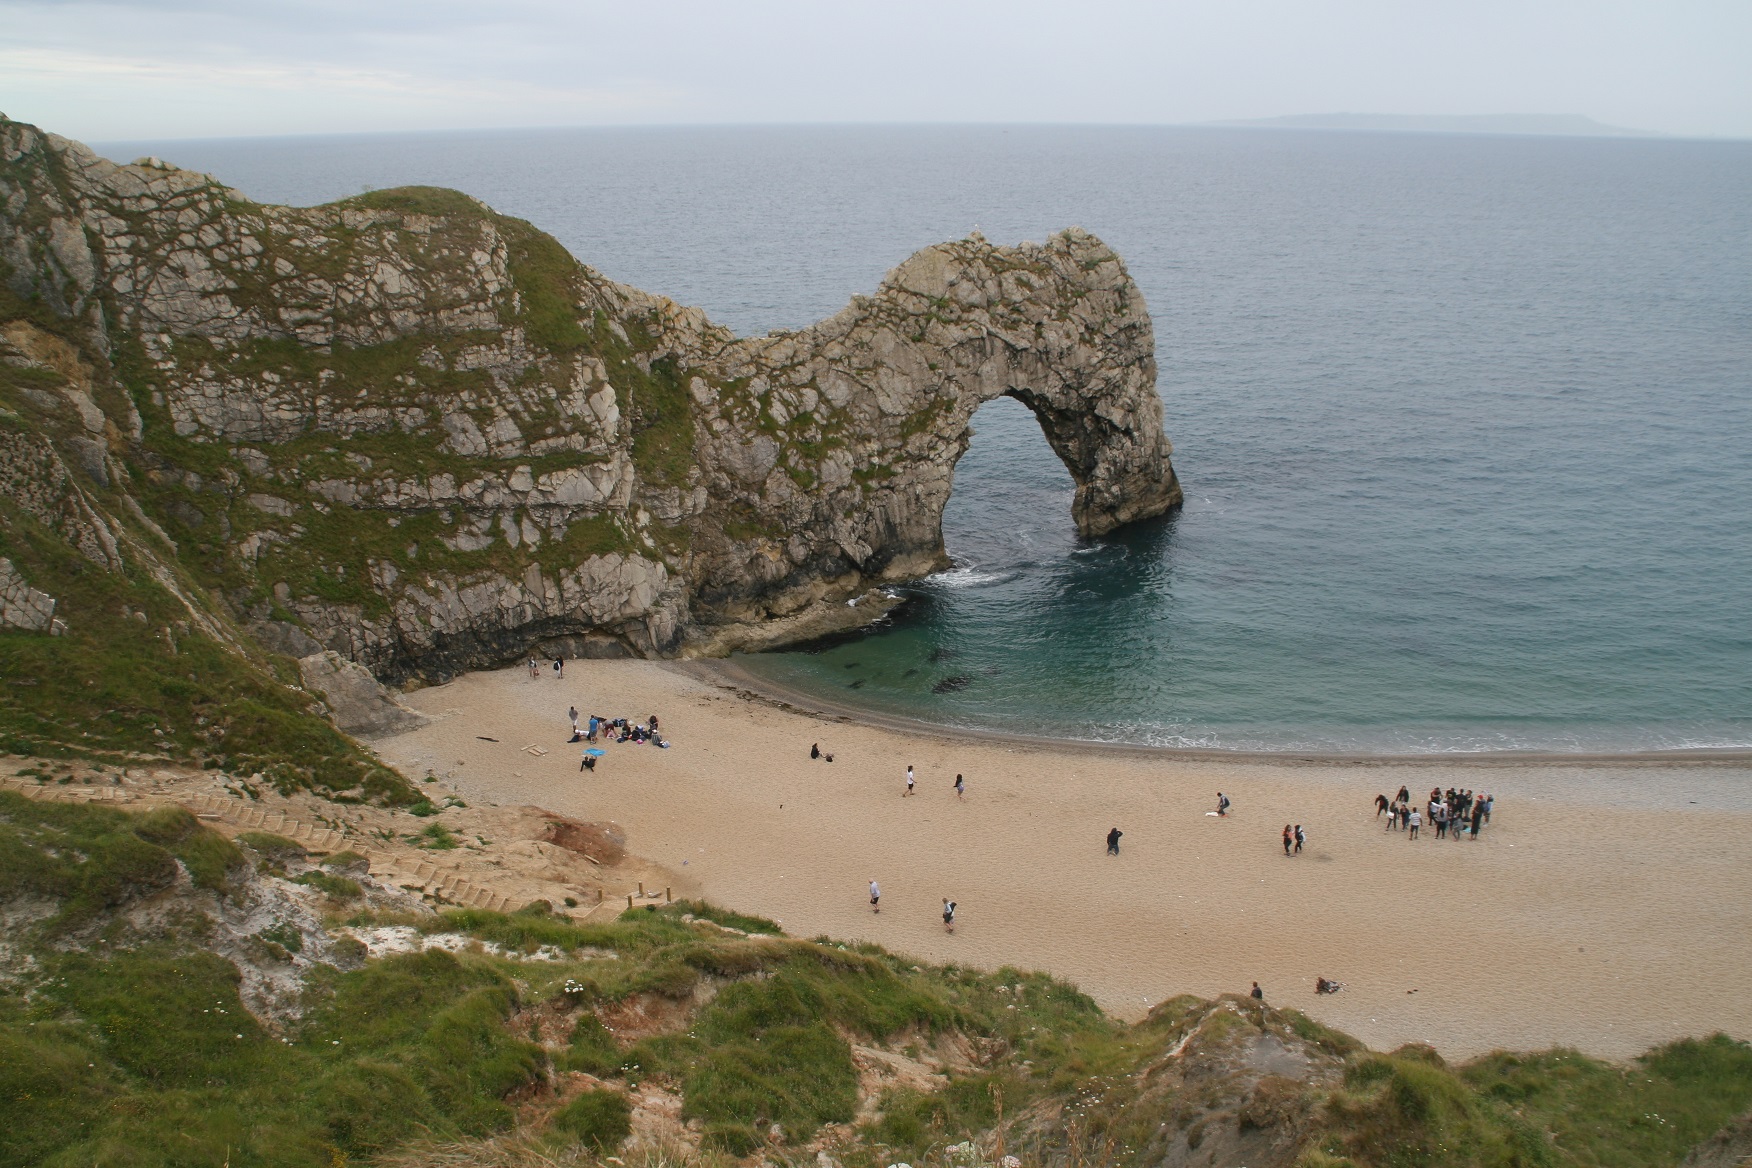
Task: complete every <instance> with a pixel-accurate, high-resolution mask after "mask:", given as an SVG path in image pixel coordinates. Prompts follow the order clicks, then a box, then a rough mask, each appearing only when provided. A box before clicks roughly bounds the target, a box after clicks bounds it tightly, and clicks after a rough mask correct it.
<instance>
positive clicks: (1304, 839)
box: [1296, 823, 1308, 856]
mask: <svg viewBox="0 0 1752 1168" xmlns="http://www.w3.org/2000/svg"><path fill="white" fill-rule="evenodd" d="M1307 842H1308V837H1307V836H1305V835H1303V834H1302V825H1301V824H1299V823H1298V824H1297V825H1296V854H1297V855H1298V856H1299V855H1301V854H1302V845H1303V844H1305V843H1307Z"/></svg>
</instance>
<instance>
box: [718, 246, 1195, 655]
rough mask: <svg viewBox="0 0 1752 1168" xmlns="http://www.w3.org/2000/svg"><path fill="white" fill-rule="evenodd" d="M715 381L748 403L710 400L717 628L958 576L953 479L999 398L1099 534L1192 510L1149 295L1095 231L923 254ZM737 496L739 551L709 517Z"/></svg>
mask: <svg viewBox="0 0 1752 1168" xmlns="http://www.w3.org/2000/svg"><path fill="white" fill-rule="evenodd" d="M712 371H713V373H714V374H715V377H714V380H715V381H720V382H721V383H723V384H724V385H726V386H732V387H739V388H738V389H737V390H736V392H735V394H732V393H727V392H724V391H723V390H718V389H714V387H712V386H709V385H704V384H698V383H696V392H695V396H696V399H697V401H698V406H699V409H700V422H701V431H702V439H701V450H700V454H701V465H702V467H703V468H704V469H705V470H706V472H707V476H708V484H709V494H710V496H711V498H712V499H713V500H714V505H710V506H708V508H707V513H706V514H705V515H704V516H703V518H704V519H705V520H706V522H704V523H703V524H701V527H700V532H701V534H702V536H703V537H704V538H703V539H702V541H701V544H700V546H701V550H702V555H701V557H700V559H699V561H698V562H697V563H696V569H697V570H698V571H699V573H700V574H699V576H698V577H697V580H698V590H697V596H698V600H699V607H700V609H701V612H700V613H699V615H701V616H704V617H707V618H708V619H709V618H710V614H711V613H713V612H718V613H721V614H722V615H723V616H725V617H734V619H737V620H748V619H750V618H753V617H757V616H760V615H762V614H764V616H765V617H766V618H771V617H774V616H781V617H782V616H786V615H789V614H792V613H796V612H798V611H800V610H801V609H803V608H804V607H806V606H808V605H809V604H811V603H812V602H816V601H820V600H824V599H830V598H834V597H847V596H850V595H855V594H856V592H858V591H859V590H860V589H862V588H866V587H869V586H870V585H872V584H876V583H880V582H883V581H891V580H896V579H904V578H909V577H916V576H918V575H921V574H924V573H925V572H928V571H931V570H934V569H935V568H938V567H940V566H942V565H943V564H944V563H946V557H945V554H944V550H943V540H942V516H943V509H944V507H945V506H946V505H947V503H948V500H949V493H950V489H951V484H952V481H953V470H954V467H955V463H956V462H957V461H958V460H959V459H960V457H961V455H962V454H963V453H964V452H965V451H966V449H967V445H968V439H969V424H970V422H971V419H972V417H973V414H974V411H976V410H977V409H978V408H979V407H980V406H981V405H983V404H984V403H985V402H987V401H990V400H992V399H993V398H996V397H1001V396H1008V397H1012V398H1015V399H1016V400H1018V401H1020V402H1021V403H1022V404H1023V405H1025V406H1026V407H1028V409H1029V410H1030V411H1031V412H1032V413H1033V414H1034V416H1035V417H1036V419H1038V421H1039V422H1040V426H1041V430H1042V431H1043V432H1044V434H1045V435H1046V439H1047V442H1048V443H1049V444H1050V445H1051V446H1052V448H1053V450H1054V451H1055V452H1056V453H1057V454H1058V456H1059V458H1060V459H1061V460H1062V461H1063V462H1064V464H1065V467H1066V469H1068V470H1069V471H1070V474H1071V478H1072V481H1073V482H1074V483H1075V484H1076V494H1075V498H1074V501H1073V504H1072V514H1073V518H1074V519H1075V521H1076V524H1077V528H1078V530H1079V531H1080V532H1082V533H1083V534H1084V535H1088V536H1098V535H1102V534H1105V533H1107V532H1109V531H1112V530H1113V529H1114V528H1116V527H1119V526H1121V525H1123V524H1126V523H1130V522H1133V521H1135V520H1139V519H1146V518H1149V517H1152V516H1156V515H1161V514H1163V513H1165V512H1167V511H1169V510H1171V509H1172V508H1174V507H1176V506H1178V505H1179V503H1180V502H1181V491H1180V485H1179V483H1178V481H1177V479H1176V477H1175V474H1174V468H1173V464H1172V461H1171V458H1170V455H1171V453H1172V447H1171V446H1170V444H1169V442H1168V439H1167V437H1166V435H1165V434H1164V433H1163V428H1162V402H1161V399H1160V397H1159V396H1158V395H1157V393H1156V362H1155V336H1154V330H1153V329H1152V328H1151V324H1150V318H1149V314H1148V312H1147V311H1146V309H1145V306H1144V299H1143V295H1142V293H1141V292H1140V291H1139V290H1138V287H1137V285H1136V284H1135V283H1133V281H1132V279H1131V276H1130V275H1129V274H1128V273H1127V272H1126V270H1125V266H1124V265H1123V264H1122V263H1121V262H1120V260H1119V258H1118V257H1117V256H1116V255H1115V254H1114V253H1113V252H1112V250H1111V249H1109V248H1108V247H1107V246H1106V245H1105V244H1103V243H1102V242H1101V241H1100V240H1099V239H1097V238H1095V237H1094V236H1093V235H1090V234H1089V233H1088V232H1085V231H1082V230H1080V229H1075V228H1073V229H1071V230H1068V231H1064V232H1061V233H1059V234H1057V235H1054V236H1052V237H1051V238H1049V239H1048V240H1047V241H1046V242H1045V243H1044V244H1023V245H1021V246H1020V247H1013V248H1010V247H998V246H994V245H992V244H990V243H988V242H987V241H986V240H984V239H983V238H981V237H979V236H978V235H975V236H973V237H970V238H968V239H965V240H961V241H958V242H955V243H947V244H940V245H938V246H935V247H930V248H926V249H924V250H923V251H920V252H918V253H916V254H915V255H913V256H912V257H911V258H910V259H908V260H906V261H905V262H904V263H902V264H901V265H900V266H899V267H897V268H895V269H894V270H893V271H892V272H890V273H889V274H888V276H887V277H886V278H885V279H884V280H883V282H882V285H881V286H880V288H879V289H878V290H877V292H876V294H875V295H874V296H869V297H862V296H861V297H857V298H855V299H854V300H853V301H852V303H851V304H850V305H849V306H848V307H847V308H845V309H844V310H842V311H841V312H839V313H837V314H836V315H834V316H833V317H830V318H829V319H827V320H824V321H822V322H820V323H819V324H816V325H813V326H811V327H810V328H808V329H804V330H801V331H798V332H795V333H781V334H777V335H769V336H766V337H756V338H747V339H743V340H739V341H736V342H734V343H733V344H731V345H730V346H729V347H727V348H726V349H725V350H724V351H723V352H722V353H721V354H719V355H718V357H717V358H716V359H715V361H714V362H713V363H712ZM737 394H740V395H742V397H744V398H746V400H741V399H739V398H738V396H736V395H737ZM750 417H752V418H754V419H755V425H754V426H753V427H752V429H753V430H756V431H759V432H758V433H755V434H753V435H751V432H750V431H751V427H750V425H749V421H748V419H749V418H750ZM772 422H777V423H778V424H777V425H772V424H770V423H772ZM763 423H768V424H764V425H763ZM739 493H740V498H739V501H738V505H739V506H740V507H741V508H742V509H743V512H744V518H743V521H742V522H743V525H744V527H745V528H746V527H756V528H760V530H759V532H758V533H757V534H751V535H749V536H748V537H747V538H743V539H738V538H736V536H737V527H738V524H737V521H736V520H735V519H734V518H733V517H731V516H728V515H726V514H713V512H714V511H716V510H718V508H717V506H716V505H715V504H716V501H717V500H730V499H737V498H738V494H739ZM717 533H722V534H721V535H719V534H717ZM781 533H782V537H781Z"/></svg>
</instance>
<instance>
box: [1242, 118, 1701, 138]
mask: <svg viewBox="0 0 1752 1168" xmlns="http://www.w3.org/2000/svg"><path fill="white" fill-rule="evenodd" d="M1208 124H1209V125H1214V126H1259V127H1262V128H1265V129H1278V130H1385V131H1390V132H1398V133H1402V134H1526V135H1533V136H1543V137H1554V138H1666V137H1670V135H1667V134H1663V133H1661V132H1660V131H1658V130H1632V129H1628V128H1626V127H1624V126H1609V125H1607V124H1606V123H1605V122H1597V121H1595V120H1594V119H1593V118H1590V117H1584V116H1583V115H1581V114H1350V113H1344V114H1289V115H1287V116H1284V117H1278V118H1239V119H1234V120H1230V121H1221V122H1211V123H1208Z"/></svg>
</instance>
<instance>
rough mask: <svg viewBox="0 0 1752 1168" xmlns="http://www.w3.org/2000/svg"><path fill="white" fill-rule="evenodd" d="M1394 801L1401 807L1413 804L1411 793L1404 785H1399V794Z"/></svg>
mask: <svg viewBox="0 0 1752 1168" xmlns="http://www.w3.org/2000/svg"><path fill="white" fill-rule="evenodd" d="M1393 801H1394V802H1395V803H1399V804H1401V805H1403V804H1406V803H1409V802H1411V792H1410V791H1408V790H1406V787H1405V784H1404V783H1401V784H1399V794H1397V795H1395V796H1394V797H1393Z"/></svg>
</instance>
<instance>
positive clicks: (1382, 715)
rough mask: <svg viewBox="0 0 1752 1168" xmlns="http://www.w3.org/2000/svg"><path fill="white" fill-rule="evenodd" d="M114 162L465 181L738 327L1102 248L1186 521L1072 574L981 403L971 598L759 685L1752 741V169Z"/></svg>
mask: <svg viewBox="0 0 1752 1168" xmlns="http://www.w3.org/2000/svg"><path fill="white" fill-rule="evenodd" d="M111 152H112V153H115V154H119V155H121V156H123V157H133V156H134V155H135V154H139V153H146V152H152V153H157V154H160V155H162V156H164V157H166V158H169V159H171V160H173V161H176V162H178V163H181V164H183V165H189V166H195V167H198V168H200V169H205V170H211V171H213V172H215V173H217V174H219V175H221V176H222V177H223V178H225V179H226V180H227V181H228V182H231V183H233V184H234V185H236V186H238V187H240V188H242V189H243V190H244V191H246V192H247V193H249V194H251V195H254V196H257V197H260V198H265V199H273V200H280V201H292V202H316V201H320V200H323V199H328V198H334V197H338V196H341V195H345V194H350V193H354V192H356V191H358V190H359V189H360V188H361V187H362V186H365V185H372V186H378V187H382V186H390V185H396V184H399V183H407V182H435V183H442V184H444V185H450V186H458V187H461V188H462V189H464V190H468V191H470V192H471V193H474V194H476V195H479V196H480V197H482V198H484V199H487V200H488V201H489V202H491V203H493V204H494V205H495V206H497V207H499V208H501V209H503V210H506V211H509V212H511V213H514V214H519V215H523V216H525V217H527V218H529V219H531V220H533V221H534V222H535V223H537V224H538V225H540V226H542V227H544V228H546V229H547V230H549V231H552V232H553V233H554V234H555V235H557V236H558V237H559V238H560V239H561V240H562V241H563V242H565V243H566V244H567V245H568V246H569V247H571V248H572V250H573V251H574V252H575V253H576V254H577V255H579V256H580V257H581V258H583V259H585V260H586V261H587V262H589V263H592V264H593V265H595V266H597V267H598V268H600V269H601V270H603V271H605V272H606V273H607V274H609V275H611V276H614V277H616V278H618V279H623V280H627V281H629V282H632V283H635V284H638V285H640V286H642V287H645V288H648V289H652V290H655V291H662V292H665V293H668V294H670V295H672V296H675V297H676V298H677V299H679V300H682V301H684V302H688V303H694V304H699V305H701V306H702V307H704V308H705V309H706V310H707V312H708V313H709V314H710V315H712V316H713V317H714V318H715V319H717V320H719V321H722V322H724V323H726V324H729V325H731V326H732V327H734V328H737V329H739V330H742V331H758V330H763V329H766V328H769V327H774V326H787V327H795V326H797V325H800V324H804V323H807V322H808V321H810V320H813V319H816V318H818V317H820V316H824V315H827V314H828V313H830V312H832V311H834V310H836V309H837V308H839V307H840V306H841V305H842V304H843V303H844V301H845V300H846V298H847V297H849V296H850V295H851V294H853V293H854V292H858V291H861V290H866V289H868V288H870V287H871V286H873V285H874V283H875V282H876V281H877V280H878V279H879V278H880V276H881V274H882V272H883V271H884V270H885V269H886V268H888V267H889V266H891V265H892V264H894V263H895V262H897V261H899V260H900V259H902V258H904V257H905V256H906V255H907V254H908V253H909V252H911V251H912V250H913V249H915V248H917V247H919V246H923V245H925V244H928V243H931V242H934V241H936V240H938V239H943V238H952V237H956V236H959V235H961V234H964V233H965V232H966V231H967V230H968V229H969V228H970V227H972V226H974V225H975V224H977V225H979V226H980V227H981V229H982V230H983V231H984V232H985V233H986V234H987V235H988V236H989V237H991V238H993V239H996V240H1000V241H1014V240H1016V239H1020V238H1036V239H1037V238H1040V237H1041V236H1042V235H1044V234H1045V233H1046V232H1047V231H1049V230H1052V229H1054V228H1056V227H1060V226H1064V225H1066V224H1070V223H1079V224H1081V225H1083V226H1086V227H1088V228H1090V229H1091V230H1093V231H1095V232H1097V233H1098V234H1100V235H1102V236H1103V237H1104V238H1105V239H1106V240H1107V241H1108V242H1109V243H1110V244H1112V245H1113V246H1114V247H1116V248H1117V249H1118V250H1119V252H1120V253H1121V255H1123V256H1124V257H1125V259H1126V260H1127V262H1128V264H1129V265H1130V267H1131V270H1132V273H1133V275H1134V276H1135V277H1136V278H1137V280H1138V282H1139V284H1140V285H1141V286H1142V288H1143V290H1144V293H1145V295H1146V297H1147V299H1148V302H1149V304H1150V306H1151V309H1152V311H1153V313H1154V315H1155V319H1156V328H1157V341H1158V355H1159V361H1160V364H1161V383H1160V384H1161V390H1162V395H1163V398H1164V401H1165V403H1166V409H1167V415H1166V417H1167V429H1168V432H1169V434H1170V436H1171V437H1172V438H1173V439H1174V441H1175V444H1176V448H1177V451H1176V455H1175V461H1176V465H1177V466H1178V467H1179V470H1180V473H1181V476H1182V480H1183V482H1184V483H1185V486H1186V491H1187V505H1186V508H1185V510H1184V512H1183V513H1182V514H1180V515H1179V516H1177V517H1176V518H1174V519H1171V520H1169V521H1166V522H1161V523H1155V524H1150V525H1145V526H1143V527H1141V528H1137V529H1133V530H1130V531H1127V532H1125V533H1122V534H1121V535H1119V536H1117V537H1115V538H1112V539H1107V540H1103V541H1098V542H1095V543H1081V542H1079V541H1078V540H1077V539H1076V537H1075V534H1074V532H1073V530H1072V528H1071V524H1070V518H1069V506H1070V482H1069V479H1068V477H1067V476H1066V474H1065V472H1064V470H1063V469H1062V468H1061V467H1060V466H1059V465H1058V464H1057V462H1056V461H1055V459H1054V458H1053V456H1052V454H1051V452H1050V450H1049V449H1048V448H1047V447H1046V444H1045V442H1044V440H1043V439H1042V438H1041V437H1040V435H1039V431H1038V427H1036V426H1035V424H1034V423H1033V420H1032V419H1031V418H1030V417H1029V415H1028V414H1027V413H1026V411H1025V410H1023V409H1022V408H1021V407H1019V406H1017V405H1015V404H1014V403H1012V402H1007V401H1001V402H996V403H993V404H991V405H988V406H987V407H985V408H984V409H982V410H981V412H980V413H979V415H978V416H977V417H976V419H975V425H976V428H977V430H978V434H977V436H976V438H975V441H974V445H973V448H972V449H971V450H970V451H969V453H968V454H967V456H966V457H965V458H964V459H963V461H962V463H961V466H960V467H959V468H958V471H957V480H956V491H955V495H954V498H953V499H952V501H951V504H950V509H949V513H948V515H947V516H946V517H945V523H944V527H945V537H946V539H947V541H948V546H949V548H950V551H951V553H952V554H953V555H954V556H955V557H956V559H957V561H958V567H957V568H956V570H955V571H953V572H950V573H946V574H944V575H942V576H938V577H935V578H933V579H931V580H928V581H924V582H922V583H920V584H919V585H917V586H916V587H913V588H909V589H908V590H907V592H908V594H909V596H911V597H912V603H910V604H909V605H908V606H906V607H905V608H903V609H902V610H901V611H900V612H899V613H898V614H897V615H896V617H895V618H894V619H893V620H892V621H890V622H887V623H886V624H885V625H884V626H883V627H882V628H880V629H878V630H876V631H875V632H873V633H871V634H868V635H864V636H859V637H854V638H850V639H846V640H842V641H840V642H836V643H834V644H830V645H822V646H813V647H811V648H810V650H809V651H802V652H790V653H777V654H763V655H759V656H756V657H750V658H746V659H744V660H743V664H745V665H746V666H747V667H748V668H750V669H751V670H753V671H755V672H756V673H759V674H763V675H765V676H767V677H769V678H772V679H773V680H776V681H781V682H784V683H786V684H788V685H791V686H794V687H798V688H802V689H805V690H811V691H814V692H819V693H823V694H827V695H831V696H833V697H834V698H835V699H837V700H839V701H842V702H850V703H854V704H863V705H866V706H868V707H871V708H876V709H882V710H885V711H889V712H893V713H900V714H908V715H913V716H919V717H925V718H928V719H932V720H937V721H941V722H947V723H958V724H967V725H981V726H989V727H995V728H1008V729H1026V730H1030V731H1035V732H1045V733H1054V734H1071V735H1079V736H1088V737H1100V738H1113V739H1122V740H1128V741H1144V742H1155V743H1163V744H1174V745H1194V746H1206V747H1230V748H1251V749H1292V748H1293V749H1327V750H1363V751H1386V752H1401V751H1409V752H1421V751H1472V750H1488V749H1505V748H1519V749H1571V750H1634V749H1646V748H1671V747H1684V746H1718V747H1719V746H1748V745H1752V632H1749V628H1752V621H1749V619H1748V618H1749V614H1752V144H1746V143H1706V142H1663V141H1593V140H1583V139H1573V140H1566V139H1516V138H1489V137H1443V136H1422V135H1395V134H1344V133H1295V132H1273V131H1243V130H1190V129H1188V130H1177V129H1101V130H1087V129H1071V128H1023V127H1012V128H960V129H957V128H931V129H918V128H904V129H903V128H880V127H868V128H853V129H845V128H841V129H835V128H810V129H759V128H752V129H715V130H656V131H649V130H644V131H633V130H624V131H544V132H539V133H538V132H528V133H513V134H505V135H481V134H457V135H403V136H389V137H361V138H345V139H305V140H280V141H249V142H205V143H156V144H131V145H128V146H121V147H114V148H112V149H111ZM944 682H950V683H951V684H950V685H949V686H947V687H945V686H944V684H943V683H944ZM939 691H941V692H939Z"/></svg>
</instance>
